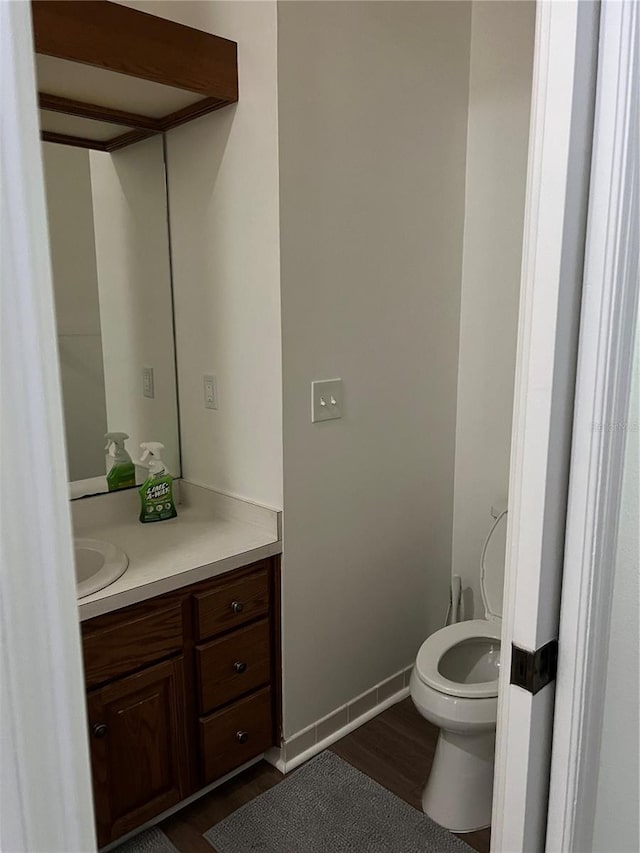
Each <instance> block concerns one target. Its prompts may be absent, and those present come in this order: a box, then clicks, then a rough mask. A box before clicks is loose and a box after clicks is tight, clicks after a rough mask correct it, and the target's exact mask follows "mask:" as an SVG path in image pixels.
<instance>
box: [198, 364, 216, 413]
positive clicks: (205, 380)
mask: <svg viewBox="0 0 640 853" xmlns="http://www.w3.org/2000/svg"><path fill="white" fill-rule="evenodd" d="M202 387H203V391H204V407H205V409H217V408H218V380H217V379H216V377H215V376H214V375H213V374H212V373H205V375H204V376H203V377H202Z"/></svg>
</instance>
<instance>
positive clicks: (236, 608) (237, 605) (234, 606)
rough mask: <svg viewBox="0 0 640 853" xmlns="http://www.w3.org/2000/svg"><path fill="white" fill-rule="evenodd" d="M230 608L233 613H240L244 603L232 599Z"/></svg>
mask: <svg viewBox="0 0 640 853" xmlns="http://www.w3.org/2000/svg"><path fill="white" fill-rule="evenodd" d="M231 609H232V610H233V612H234V613H242V611H243V610H244V604H243V603H242V602H241V601H232V602H231Z"/></svg>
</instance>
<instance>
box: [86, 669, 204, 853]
mask: <svg viewBox="0 0 640 853" xmlns="http://www.w3.org/2000/svg"><path fill="white" fill-rule="evenodd" d="M183 696H184V687H183V660H182V658H181V657H180V658H178V659H176V660H171V661H166V662H165V663H160V664H157V665H156V666H152V667H149V668H148V669H145V670H143V671H142V672H139V673H137V674H135V675H130V676H128V677H127V678H121V679H119V680H118V681H115V682H113V683H112V684H109V685H107V686H106V687H103V688H101V689H100V690H96V691H94V692H92V693H90V694H89V695H88V697H87V703H88V716H89V728H90V731H89V736H90V741H91V763H92V771H93V790H94V801H95V811H96V823H97V829H98V843H99V844H100V845H103V844H106V843H107V842H109V841H112V840H114V839H116V838H119V837H120V836H122V835H124V834H125V833H126V832H129V831H130V830H132V829H135V827H137V826H140V825H141V824H143V823H144V822H145V821H147V820H149V819H150V818H152V817H154V816H155V815H157V814H160V813H161V812H163V811H164V810H165V809H168V808H169V807H170V806H173V805H175V804H176V803H178V802H180V800H182V799H183V798H184V797H185V796H187V793H188V791H187V778H188V772H187V753H186V738H185V723H184V706H183V701H184V700H183Z"/></svg>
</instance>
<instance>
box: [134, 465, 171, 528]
mask: <svg viewBox="0 0 640 853" xmlns="http://www.w3.org/2000/svg"><path fill="white" fill-rule="evenodd" d="M171 480H172V478H171V477H168V476H167V477H159V478H157V479H156V478H154V479H149V480H147V481H146V483H145V484H144V485H143V486H142V487H141V489H140V497H141V499H142V509H141V512H140V521H142V522H143V523H144V522H148V521H164V520H165V519H167V518H175V517H176V516H177V514H178V513H177V512H176V508H175V506H174V503H173V488H172V482H171Z"/></svg>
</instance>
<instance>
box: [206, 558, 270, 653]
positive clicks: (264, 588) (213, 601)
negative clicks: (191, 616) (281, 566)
mask: <svg viewBox="0 0 640 853" xmlns="http://www.w3.org/2000/svg"><path fill="white" fill-rule="evenodd" d="M195 603H196V624H197V630H198V639H199V640H206V639H207V637H211V636H213V635H214V634H220V633H222V631H228V630H229V629H230V628H236V627H238V626H239V625H243V624H244V623H245V622H249V621H250V620H251V619H255V618H256V617H258V616H263V615H266V614H267V613H268V612H269V573H268V571H267V567H266V565H265V564H262V566H261V567H260V568H258V569H257V570H256V571H255V572H252V573H251V574H250V575H246V576H245V577H243V578H240V579H239V580H236V581H229V582H227V583H223V584H220V586H216V587H215V588H214V589H212V590H211V591H210V592H201V593H198V594H197V595H196V596H195Z"/></svg>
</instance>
